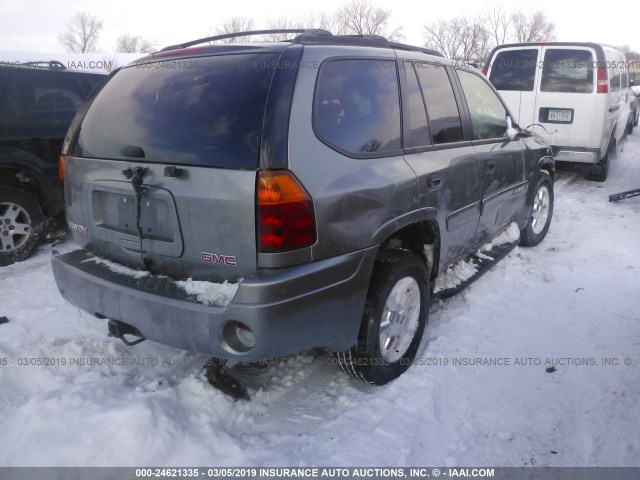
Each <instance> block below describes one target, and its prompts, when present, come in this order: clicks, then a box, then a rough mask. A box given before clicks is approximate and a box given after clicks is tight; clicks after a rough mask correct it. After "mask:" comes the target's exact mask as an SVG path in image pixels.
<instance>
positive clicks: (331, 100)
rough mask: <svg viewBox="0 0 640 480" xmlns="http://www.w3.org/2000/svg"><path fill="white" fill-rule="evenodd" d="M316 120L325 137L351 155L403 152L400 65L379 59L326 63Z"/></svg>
mask: <svg viewBox="0 0 640 480" xmlns="http://www.w3.org/2000/svg"><path fill="white" fill-rule="evenodd" d="M313 121H314V128H315V132H316V135H318V137H319V138H320V139H321V140H323V141H324V142H325V143H327V144H329V145H330V146H332V147H336V148H337V149H339V150H343V151H345V152H347V153H353V154H359V155H361V154H365V155H366V154H369V153H376V154H377V153H385V152H391V151H396V150H399V149H400V148H401V142H400V97H399V94H398V75H397V67H396V63H395V62H394V61H387V60H373V59H364V60H351V59H344V60H343V59H340V60H330V61H328V62H327V63H325V64H324V65H323V66H322V68H321V69H320V73H319V75H318V80H317V85H316V91H315V97H314V104H313Z"/></svg>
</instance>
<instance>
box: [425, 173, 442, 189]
mask: <svg viewBox="0 0 640 480" xmlns="http://www.w3.org/2000/svg"><path fill="white" fill-rule="evenodd" d="M441 183H442V177H439V176H438V177H429V178H427V188H428V189H429V190H436V189H438V188H440V184H441Z"/></svg>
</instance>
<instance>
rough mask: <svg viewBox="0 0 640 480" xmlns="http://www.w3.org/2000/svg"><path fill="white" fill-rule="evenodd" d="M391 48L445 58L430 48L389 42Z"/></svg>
mask: <svg viewBox="0 0 640 480" xmlns="http://www.w3.org/2000/svg"><path fill="white" fill-rule="evenodd" d="M389 47H391V48H395V49H396V50H404V51H407V52H422V53H426V54H428V55H435V56H436V57H444V55H443V54H442V53H440V52H439V51H437V50H432V49H430V48H424V47H415V46H413V45H407V44H406V43H398V42H389Z"/></svg>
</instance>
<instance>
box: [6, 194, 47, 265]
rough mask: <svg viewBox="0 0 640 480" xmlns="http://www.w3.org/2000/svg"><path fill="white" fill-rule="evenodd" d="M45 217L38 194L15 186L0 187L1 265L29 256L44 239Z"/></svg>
mask: <svg viewBox="0 0 640 480" xmlns="http://www.w3.org/2000/svg"><path fill="white" fill-rule="evenodd" d="M44 231H45V218H44V216H43V214H42V210H41V209H40V204H39V202H38V199H37V197H36V196H35V195H33V194H32V193H30V192H27V191H25V190H21V189H19V188H14V187H2V190H1V191H0V266H5V265H11V264H12V263H14V262H20V261H22V260H25V259H27V258H28V257H29V256H30V255H31V254H32V253H33V251H34V250H35V249H36V248H38V246H39V245H40V243H41V242H42V238H43V236H44Z"/></svg>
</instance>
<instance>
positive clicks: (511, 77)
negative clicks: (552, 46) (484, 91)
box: [489, 48, 538, 92]
mask: <svg viewBox="0 0 640 480" xmlns="http://www.w3.org/2000/svg"><path fill="white" fill-rule="evenodd" d="M537 60H538V50H537V49H533V48H529V49H525V50H504V51H501V52H500V53H498V55H496V59H495V60H494V61H493V63H492V65H491V73H490V74H489V80H490V81H491V83H493V86H494V87H496V90H508V91H521V92H525V91H526V92H531V91H533V86H534V84H535V80H536V66H537V63H538V62H537Z"/></svg>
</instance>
